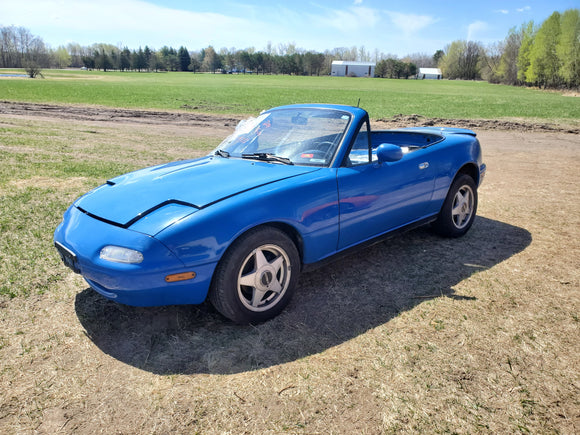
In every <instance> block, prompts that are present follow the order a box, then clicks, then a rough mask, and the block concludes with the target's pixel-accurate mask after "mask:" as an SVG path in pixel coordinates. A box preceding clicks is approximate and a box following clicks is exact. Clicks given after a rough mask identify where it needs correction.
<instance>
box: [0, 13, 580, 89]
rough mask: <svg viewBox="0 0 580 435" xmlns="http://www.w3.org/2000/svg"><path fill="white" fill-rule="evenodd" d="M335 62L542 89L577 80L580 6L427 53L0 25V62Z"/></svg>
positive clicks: (308, 68)
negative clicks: (78, 34)
mask: <svg viewBox="0 0 580 435" xmlns="http://www.w3.org/2000/svg"><path fill="white" fill-rule="evenodd" d="M333 60H353V61H374V62H375V63H376V68H375V75H376V76H377V77H384V78H409V77H414V76H415V75H416V74H417V72H418V69H419V68H421V67H439V68H441V70H442V73H443V77H444V78H447V79H463V80H482V79H483V80H487V81H489V82H491V83H504V84H509V85H534V86H539V87H553V88H556V87H569V88H577V87H579V86H580V11H579V10H578V9H569V10H567V11H565V12H563V13H559V12H554V13H553V14H552V15H551V16H550V17H549V18H548V19H546V20H545V21H544V22H543V23H542V24H541V25H539V26H537V25H535V24H534V23H533V22H528V23H524V24H522V25H521V26H520V27H519V28H512V29H510V31H509V32H508V35H507V36H506V38H505V39H504V40H503V41H500V42H496V43H493V44H490V45H488V46H484V45H483V44H481V43H479V42H475V41H465V40H458V41H453V42H452V43H451V44H449V45H448V46H447V47H445V49H444V50H437V52H436V53H435V54H433V55H432V56H431V55H427V54H423V53H415V54H411V55H408V56H405V57H404V58H402V59H399V58H398V57H397V56H395V55H390V54H387V55H385V54H384V53H381V52H379V51H378V50H375V51H374V52H373V53H371V52H369V51H367V50H366V49H365V48H364V46H361V47H350V48H346V47H339V48H334V49H333V50H326V51H324V52H323V53H321V52H316V51H306V50H303V49H300V48H298V47H296V46H295V44H281V45H279V46H278V47H272V45H271V43H268V44H267V46H266V48H265V50H262V51H256V50H255V49H254V48H246V49H242V50H237V49H235V48H230V49H228V48H221V49H220V50H219V51H218V50H216V49H214V47H212V46H208V47H206V48H204V49H201V50H199V51H189V50H188V49H187V48H186V47H185V46H181V47H179V48H178V49H175V48H173V47H168V46H164V47H162V48H161V49H159V50H155V49H152V48H150V47H148V46H145V47H144V48H141V47H139V48H138V49H129V48H128V47H118V46H114V45H111V44H93V45H91V46H81V45H80V44H77V43H69V44H67V45H66V46H60V47H58V48H56V49H52V48H50V47H47V46H46V45H45V44H44V42H43V41H42V39H41V38H40V37H38V36H35V35H32V34H31V33H30V31H29V30H28V29H26V28H23V27H14V26H10V27H3V26H0V68H26V67H28V66H30V65H33V66H35V67H42V68H67V67H72V68H83V67H84V68H87V69H97V70H103V71H108V70H117V71H192V72H194V73H195V72H211V73H217V72H221V73H255V74H291V75H329V74H330V73H331V64H332V61H333Z"/></svg>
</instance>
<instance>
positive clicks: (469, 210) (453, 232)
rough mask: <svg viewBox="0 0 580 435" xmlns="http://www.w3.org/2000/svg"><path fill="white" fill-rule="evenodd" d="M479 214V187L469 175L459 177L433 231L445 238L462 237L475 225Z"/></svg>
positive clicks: (448, 195)
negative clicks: (477, 213)
mask: <svg viewBox="0 0 580 435" xmlns="http://www.w3.org/2000/svg"><path fill="white" fill-rule="evenodd" d="M476 212H477V186H476V185H475V181H473V178H471V177H470V176H469V175H466V174H461V175H459V176H458V177H457V178H456V179H455V181H453V184H452V185H451V188H450V189H449V192H448V193H447V198H445V202H444V203H443V207H441V211H440V212H439V217H438V218H437V220H436V221H435V222H434V223H433V229H434V230H435V231H436V232H437V233H438V234H440V235H442V236H445V237H461V236H463V235H464V234H465V233H467V231H469V229H470V228H471V225H472V224H473V220H474V219H475V213H476Z"/></svg>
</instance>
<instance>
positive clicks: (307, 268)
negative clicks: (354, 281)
mask: <svg viewBox="0 0 580 435" xmlns="http://www.w3.org/2000/svg"><path fill="white" fill-rule="evenodd" d="M435 220H437V215H433V216H429V217H427V218H423V219H420V220H418V221H416V222H413V223H410V224H408V225H405V226H402V227H400V228H397V229H395V230H392V231H389V232H387V233H385V234H381V235H379V236H377V237H373V238H372V239H369V240H367V241H365V242H362V243H360V244H358V245H355V246H351V247H349V248H346V249H344V250H342V251H340V252H337V253H336V254H333V255H331V256H330V257H326V258H324V259H322V260H320V261H317V262H315V263H309V264H303V265H302V272H311V271H313V270H316V269H319V268H321V267H324V266H326V265H328V264H331V263H334V262H335V261H338V260H340V259H342V258H344V257H348V256H351V255H352V254H353V253H355V252H358V251H360V250H362V249H366V248H368V247H370V246H373V245H376V244H377V243H381V242H384V241H385V240H388V239H390V238H393V237H396V236H399V235H401V234H403V233H406V232H407V231H411V230H414V229H416V228H419V227H422V226H425V225H428V224H430V223H431V222H434V221H435Z"/></svg>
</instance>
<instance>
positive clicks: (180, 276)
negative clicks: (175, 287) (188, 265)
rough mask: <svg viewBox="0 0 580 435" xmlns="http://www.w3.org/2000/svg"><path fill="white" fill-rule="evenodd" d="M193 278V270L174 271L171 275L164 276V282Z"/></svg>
mask: <svg viewBox="0 0 580 435" xmlns="http://www.w3.org/2000/svg"><path fill="white" fill-rule="evenodd" d="M193 278H195V272H183V273H175V274H173V275H167V276H166V277H165V282H177V281H187V280H188V279H193Z"/></svg>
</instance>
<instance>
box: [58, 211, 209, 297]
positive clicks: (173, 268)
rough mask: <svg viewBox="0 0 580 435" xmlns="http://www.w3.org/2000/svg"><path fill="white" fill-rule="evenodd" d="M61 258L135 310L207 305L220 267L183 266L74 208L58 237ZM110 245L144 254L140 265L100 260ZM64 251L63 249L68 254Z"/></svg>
mask: <svg viewBox="0 0 580 435" xmlns="http://www.w3.org/2000/svg"><path fill="white" fill-rule="evenodd" d="M54 241H55V244H57V243H58V244H60V245H61V248H60V249H59V248H58V247H57V249H58V250H59V253H60V254H61V257H62V258H63V261H64V262H65V265H67V266H69V267H70V268H71V269H73V270H74V271H75V272H77V273H80V274H81V275H82V276H83V277H84V278H85V280H86V281H87V282H88V284H89V285H90V286H91V287H92V288H93V289H95V290H96V291H97V292H99V293H100V294H102V295H103V296H105V297H106V298H108V299H111V300H114V301H117V302H120V303H123V304H127V305H133V306H160V305H177V304H199V303H202V302H203V301H204V300H205V298H206V296H207V292H208V290H209V286H210V283H211V278H212V275H213V271H214V269H215V266H216V263H215V262H207V263H204V264H197V265H192V266H190V265H188V266H186V265H184V264H183V263H182V262H181V261H180V260H179V259H178V258H177V257H176V256H175V255H174V254H173V253H172V252H171V251H170V250H169V249H168V248H167V247H165V245H163V244H162V243H161V242H160V241H158V240H157V239H155V238H154V237H151V236H148V235H146V234H143V233H139V232H137V231H132V230H128V229H124V228H120V227H116V226H113V225H110V224H107V223H104V222H101V221H99V220H97V219H94V218H92V217H89V216H87V215H86V214H84V213H82V212H80V211H79V210H78V209H77V208H76V207H74V206H73V207H70V208H69V209H68V210H67V211H66V213H65V215H64V218H63V222H62V223H61V224H60V225H59V226H58V228H57V229H56V231H55V233H54ZM106 245H116V246H123V247H127V248H131V249H135V250H138V251H140V252H142V253H143V256H144V260H143V262H142V263H140V264H123V263H114V262H110V261H106V260H103V259H101V258H100V257H99V253H100V251H101V249H102V248H103V247H104V246H106ZM63 248H64V249H63ZM185 272H195V278H193V279H188V280H185V281H178V282H166V280H165V278H166V277H167V275H171V274H178V273H185Z"/></svg>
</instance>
